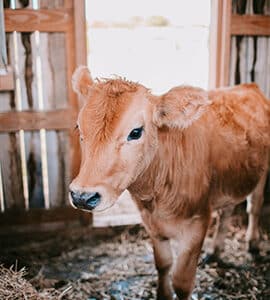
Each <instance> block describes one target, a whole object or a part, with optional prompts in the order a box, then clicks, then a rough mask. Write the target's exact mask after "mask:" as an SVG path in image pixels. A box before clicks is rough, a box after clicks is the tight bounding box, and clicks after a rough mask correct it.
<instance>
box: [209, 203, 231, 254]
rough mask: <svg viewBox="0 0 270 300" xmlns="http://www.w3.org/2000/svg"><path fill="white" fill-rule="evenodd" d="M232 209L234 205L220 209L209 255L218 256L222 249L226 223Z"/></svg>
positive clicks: (226, 228) (227, 223)
mask: <svg viewBox="0 0 270 300" xmlns="http://www.w3.org/2000/svg"><path fill="white" fill-rule="evenodd" d="M233 210H234V206H233V205H231V206H228V207H226V208H224V209H221V210H220V211H219V212H218V214H219V216H218V219H217V224H216V228H215V233H214V236H213V240H212V249H211V251H210V253H209V254H210V255H213V256H215V257H219V255H220V253H221V252H222V251H223V249H224V242H225V237H226V233H227V230H228V225H229V221H230V216H231V215H232V212H233Z"/></svg>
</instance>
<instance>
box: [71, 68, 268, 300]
mask: <svg viewBox="0 0 270 300" xmlns="http://www.w3.org/2000/svg"><path fill="white" fill-rule="evenodd" d="M73 88H74V90H75V92H77V93H78V95H79V97H80V98H82V99H83V100H84V105H83V107H82V109H81V111H80V113H79V116H78V129H79V132H80V138H81V150H82V161H81V168H80V172H79V174H78V176H77V177H76V178H75V179H74V180H73V182H72V183H71V185H70V200H71V203H72V205H73V206H75V207H77V208H81V209H84V210H89V211H102V210H105V209H108V208H109V207H111V206H112V205H113V204H114V203H115V202H116V201H117V198H118V197H119V196H120V194H121V193H122V192H123V191H124V190H125V189H128V190H129V192H130V194H131V196H132V198H133V200H134V201H135V203H136V204H137V206H138V208H139V210H140V213H141V216H142V220H143V223H144V225H145V228H146V230H147V232H148V233H149V235H150V237H151V240H152V243H153V248H154V258H155V264H156V268H157V271H158V291H157V299H163V300H168V299H173V295H172V289H171V282H170V277H169V271H170V268H171V265H172V254H171V249H170V243H169V240H170V239H175V240H177V241H178V257H177V260H176V262H175V265H174V268H173V272H172V287H173V289H174V291H175V293H176V294H177V296H178V299H181V300H184V299H188V298H189V295H190V293H191V291H192V288H193V285H194V278H195V273H196V267H197V263H198V257H199V255H200V251H201V247H202V244H203V241H204V238H205V234H206V231H207V227H208V224H209V220H210V215H211V212H212V211H213V210H215V209H221V208H224V207H232V206H234V205H236V204H237V203H239V202H241V201H244V200H245V199H246V197H247V196H248V195H249V194H251V193H252V196H251V197H250V200H249V206H248V212H249V218H250V223H249V228H248V241H249V243H250V244H251V245H252V246H254V247H255V246H256V245H257V242H258V238H259V233H258V215H259V211H260V207H261V205H262V199H263V186H264V182H265V177H266V172H267V167H268V153H269V142H270V130H269V129H270V128H269V127H270V125H269V120H270V107H269V104H268V102H267V100H266V99H265V97H264V96H263V94H262V93H261V92H260V90H259V89H258V87H257V86H256V85H255V84H243V85H239V86H236V87H233V88H226V89H217V90H213V91H210V92H206V91H204V90H202V89H199V88H194V87H189V86H180V87H175V88H173V89H171V90H170V91H169V92H167V93H166V94H164V95H162V96H154V95H152V94H151V93H150V91H149V90H148V89H147V88H145V87H144V86H142V85H140V84H137V83H133V82H129V81H126V80H122V79H119V78H118V79H109V80H99V81H96V82H94V81H93V80H92V79H91V76H90V73H89V71H88V69H87V68H86V67H79V68H78V69H77V70H76V72H75V73H74V75H73Z"/></svg>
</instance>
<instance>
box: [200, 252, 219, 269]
mask: <svg viewBox="0 0 270 300" xmlns="http://www.w3.org/2000/svg"><path fill="white" fill-rule="evenodd" d="M219 261H220V258H219V256H218V255H217V254H215V253H206V254H205V255H204V256H203V257H202V259H201V261H200V263H199V266H200V267H204V266H205V265H210V264H212V263H214V262H219Z"/></svg>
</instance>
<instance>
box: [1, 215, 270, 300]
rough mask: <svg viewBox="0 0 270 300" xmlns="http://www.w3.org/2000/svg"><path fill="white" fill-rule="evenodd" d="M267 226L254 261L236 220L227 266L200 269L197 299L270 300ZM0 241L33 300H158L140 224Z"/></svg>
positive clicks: (230, 231) (226, 253)
mask: <svg viewBox="0 0 270 300" xmlns="http://www.w3.org/2000/svg"><path fill="white" fill-rule="evenodd" d="M266 228H269V226H265V227H264V228H263V230H262V243H261V249H262V250H261V256H260V257H257V259H256V260H254V259H252V258H251V257H250V256H249V255H247V254H246V251H245V242H244V233H245V225H243V221H242V218H238V217H237V218H235V217H234V219H233V222H232V225H231V226H230V227H229V228H228V234H227V238H226V249H225V251H224V253H223V254H222V259H223V263H219V264H217V263H211V264H209V265H200V266H199V267H198V271H197V276H196V287H195V289H194V291H193V294H192V299H194V300H197V299H202V300H203V299H204V300H214V299H215V300H216V299H222V300H224V299H225V300H226V299H247V300H248V299H261V300H267V299H270V259H269V258H270V241H269V236H270V231H269V230H268V231H267V230H266ZM210 233H211V232H210ZM209 241H210V239H209V238H207V240H206V243H205V246H204V247H205V248H207V244H208V243H209ZM0 242H1V245H2V246H1V248H0V261H1V263H3V264H4V265H5V266H6V267H10V266H11V265H12V264H13V265H14V267H13V269H14V268H17V270H19V269H20V268H21V267H23V266H24V267H25V269H26V272H27V275H26V277H25V278H26V279H27V281H28V283H30V284H31V285H32V286H33V287H34V288H35V289H36V290H37V291H38V293H37V294H36V296H34V297H33V298H31V297H30V298H29V297H28V299H72V300H76V299H78V300H83V299H86V300H94V299H114V300H121V299H127V300H128V299H132V300H136V299H138V300H139V299H140V300H141V299H155V290H156V281H157V276H156V271H155V268H154V263H153V253H152V247H151V243H150V241H149V239H148V236H147V234H146V233H145V231H144V229H143V228H142V227H141V226H140V225H136V226H128V227H127V226H126V227H117V228H113V229H112V228H108V229H106V230H104V229H103V230H97V229H96V230H94V231H93V230H92V229H82V228H73V229H71V228H69V229H66V230H65V232H57V233H56V232H54V233H50V234H39V235H38V236H36V235H33V234H31V235H30V236H29V235H28V236H23V237H22V236H21V237H16V238H14V237H12V236H9V237H7V236H6V237H5V239H1V240H0ZM202 257H203V254H202ZM15 264H16V266H15ZM7 276H10V275H9V274H7ZM0 277H1V276H0ZM0 294H1V281H0ZM38 295H39V296H38ZM44 295H45V296H44ZM39 297H40V298H39ZM42 297H43V298H42ZM1 299H2V298H1ZM6 299H7V298H6ZM10 299H13V298H10ZM18 299H26V298H23V297H21V298H19V297H18Z"/></svg>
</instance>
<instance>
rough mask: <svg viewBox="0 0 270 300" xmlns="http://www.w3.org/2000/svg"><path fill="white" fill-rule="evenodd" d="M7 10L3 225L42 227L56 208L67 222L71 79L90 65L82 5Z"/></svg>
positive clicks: (0, 116) (73, 158) (72, 151)
mask: <svg viewBox="0 0 270 300" xmlns="http://www.w3.org/2000/svg"><path fill="white" fill-rule="evenodd" d="M75 4H76V5H75ZM4 8H5V10H4V11H5V29H6V44H7V52H8V65H9V75H10V74H11V76H9V79H10V78H11V81H12V84H11V85H10V84H9V85H8V84H7V80H2V81H1V80H0V147H1V150H0V209H1V211H2V218H1V217H0V225H1V224H6V223H9V222H11V223H12V218H13V219H15V222H16V218H14V217H12V216H14V214H15V215H16V216H17V217H18V213H19V216H20V218H21V221H20V222H21V223H23V219H25V220H26V221H29V222H31V221H32V220H36V221H37V222H38V218H35V217H33V216H34V215H35V214H37V215H39V216H40V220H41V219H42V218H43V217H42V214H46V210H44V209H47V210H48V209H50V213H49V214H48V215H49V216H50V217H49V218H46V217H45V219H46V220H47V221H48V220H50V221H53V219H54V217H53V216H55V214H54V213H53V210H54V209H56V211H57V212H58V213H59V210H57V208H65V211H67V210H68V213H67V215H68V216H69V217H70V216H73V214H70V213H69V203H68V184H69V182H70V179H71V177H73V176H74V175H75V174H76V172H77V171H78V167H79V163H80V151H79V144H78V138H77V137H76V136H74V133H73V127H74V126H75V123H76V115H77V112H78V103H77V99H76V96H75V94H74V93H73V91H72V89H71V75H72V72H73V71H74V69H75V67H76V65H80V64H86V49H85V48H86V32H85V16H84V1H82V0H79V1H78V0H77V1H76V2H75V1H71V0H52V1H48V0H31V1H30V0H10V1H4ZM0 79H1V75H0ZM2 79H3V77H2ZM38 209H41V211H38ZM72 212H74V217H78V213H76V212H75V210H73V209H72ZM23 213H26V214H27V216H26V215H24V214H23ZM80 215H81V213H80ZM29 216H30V217H29ZM31 216H32V217H31ZM65 217H66V215H65V213H63V214H62V219H63V220H64V219H65ZM87 218H88V219H89V217H87ZM56 219H57V220H58V219H59V216H57V217H56ZM20 222H19V223H20Z"/></svg>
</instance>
